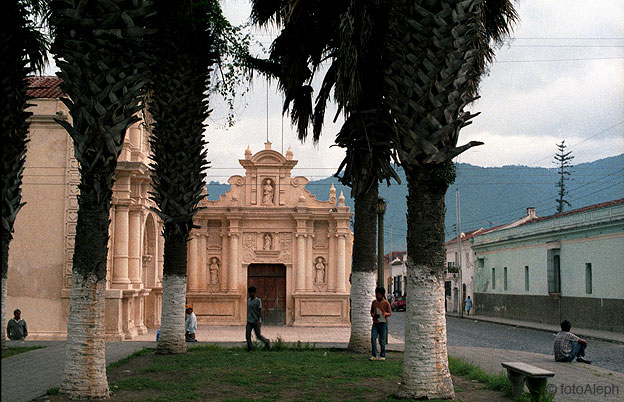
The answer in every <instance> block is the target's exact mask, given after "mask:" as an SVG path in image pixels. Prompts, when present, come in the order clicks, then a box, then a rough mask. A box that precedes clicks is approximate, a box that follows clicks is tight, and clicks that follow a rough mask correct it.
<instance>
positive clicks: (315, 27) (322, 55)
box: [252, 0, 399, 352]
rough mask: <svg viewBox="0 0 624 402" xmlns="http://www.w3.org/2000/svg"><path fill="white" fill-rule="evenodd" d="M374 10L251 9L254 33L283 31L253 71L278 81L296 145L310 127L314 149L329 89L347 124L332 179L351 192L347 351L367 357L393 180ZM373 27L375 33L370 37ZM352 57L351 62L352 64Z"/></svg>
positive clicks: (304, 5)
mask: <svg viewBox="0 0 624 402" xmlns="http://www.w3.org/2000/svg"><path fill="white" fill-rule="evenodd" d="M381 11H383V10H382V8H381V7H380V5H379V3H375V4H373V5H367V6H366V7H359V6H358V2H357V1H346V0H342V1H327V0H323V1H314V2H294V1H282V2H269V1H262V0H256V1H254V2H253V8H252V20H253V21H254V22H255V23H257V24H259V25H267V24H270V23H273V22H275V23H278V24H280V25H281V26H282V31H281V33H280V35H279V36H278V37H277V38H276V39H275V41H274V42H273V45H272V49H271V55H270V58H269V60H268V61H263V60H254V61H253V63H252V64H253V65H254V66H255V67H256V68H257V69H258V70H259V71H261V72H263V73H265V74H267V75H268V76H269V77H277V78H278V79H279V84H280V88H281V90H282V91H283V92H284V94H285V104H284V110H285V111H286V110H287V109H288V107H289V106H291V117H292V121H293V124H294V125H296V127H297V129H298V135H299V139H301V140H305V139H306V138H307V136H308V127H309V126H310V125H312V128H313V140H314V142H317V141H318V139H319V137H320V134H321V129H322V126H323V120H324V117H325V109H326V106H327V101H328V100H329V99H330V96H331V94H332V89H335V90H334V97H335V99H336V102H337V103H338V105H339V107H340V108H341V109H342V110H343V111H344V113H345V116H346V121H345V123H344V125H343V126H342V128H341V130H340V132H339V133H338V135H337V137H336V143H337V144H338V145H339V146H340V147H343V148H345V149H346V156H345V159H344V160H343V162H342V163H341V165H340V167H339V168H338V172H337V174H336V175H337V177H338V178H339V179H340V181H341V182H342V183H343V184H345V185H348V186H350V187H352V191H351V195H352V196H353V197H354V204H355V211H354V212H355V222H354V239H353V261H352V283H351V303H352V304H351V335H350V339H349V349H350V350H353V351H357V352H366V351H368V350H369V349H370V328H371V325H372V318H371V317H370V314H369V311H370V302H371V300H372V299H373V298H374V289H375V283H376V274H375V272H376V268H377V265H376V262H377V259H376V249H375V238H376V222H377V221H376V208H377V195H378V182H379V181H382V180H387V181H388V182H389V180H390V179H391V178H394V179H395V180H397V181H399V178H398V176H397V175H396V172H395V171H394V169H393V168H392V165H391V163H390V161H391V158H392V156H393V152H392V136H391V135H390V133H391V130H390V118H389V114H388V112H387V108H385V107H384V106H383V91H384V82H383V74H382V73H383V69H382V65H383V64H382V61H383V57H382V55H383V54H382V53H381V52H378V50H379V47H378V45H379V44H380V43H381V42H382V41H383V39H384V32H383V29H379V27H382V26H383V24H378V22H379V20H381V19H383V16H384V13H383V12H381ZM369 24H373V26H374V27H375V28H376V29H372V30H371V29H369V30H368V31H367V29H368V28H369ZM354 55H356V57H354ZM324 63H327V64H329V67H328V68H327V70H326V73H325V76H324V78H323V82H322V85H321V88H320V90H319V93H318V95H317V97H316V99H315V106H314V108H313V107H312V103H313V102H312V92H313V88H312V86H311V81H312V79H313V78H314V74H315V73H318V71H319V69H320V68H321V66H322V64H324Z"/></svg>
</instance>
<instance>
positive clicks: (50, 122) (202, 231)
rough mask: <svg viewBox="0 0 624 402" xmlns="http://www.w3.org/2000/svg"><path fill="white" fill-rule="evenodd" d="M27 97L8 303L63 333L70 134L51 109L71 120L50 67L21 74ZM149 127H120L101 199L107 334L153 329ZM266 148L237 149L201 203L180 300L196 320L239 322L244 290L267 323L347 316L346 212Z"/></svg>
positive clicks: (73, 169)
mask: <svg viewBox="0 0 624 402" xmlns="http://www.w3.org/2000/svg"><path fill="white" fill-rule="evenodd" d="M30 84H31V90H30V91H31V95H32V96H34V98H35V99H33V100H32V101H31V103H33V104H34V106H33V107H31V109H30V110H31V111H32V112H33V113H34V115H33V116H32V117H31V119H30V120H31V126H30V134H29V139H30V142H29V143H28V151H27V157H26V166H25V170H24V180H23V187H22V197H23V201H24V202H26V205H25V206H24V207H23V208H22V210H21V211H20V213H19V214H18V216H17V219H16V222H15V233H14V239H13V241H12V242H11V245H10V254H9V275H8V282H7V311H8V312H12V311H13V310H14V309H16V308H19V309H21V310H22V315H23V317H24V318H25V319H26V321H27V322H28V328H29V334H30V335H29V339H60V338H63V337H65V336H66V333H67V316H68V311H69V293H70V289H71V270H72V256H73V244H74V234H75V225H76V219H77V211H78V205H77V200H76V196H77V194H78V188H77V187H78V183H79V179H80V176H79V172H78V163H77V161H76V159H75V158H74V156H73V143H72V141H71V139H70V137H69V136H68V135H67V133H66V132H65V130H64V129H63V128H62V127H61V126H60V125H59V124H58V123H56V122H55V119H59V118H60V119H70V117H69V115H68V111H67V108H66V107H65V106H64V105H63V104H62V102H60V100H59V97H60V96H63V93H62V91H61V90H60V88H59V84H60V80H59V79H58V78H56V77H36V78H31V82H30ZM148 135H149V133H148V132H147V130H145V127H144V125H143V123H142V122H139V123H137V124H135V125H133V126H132V127H130V128H129V129H128V132H127V134H126V138H125V141H124V146H123V151H122V153H121V155H120V158H119V162H118V166H117V171H116V174H115V180H116V181H115V185H114V188H113V202H112V204H113V205H112V208H111V214H110V219H111V224H110V228H109V245H108V246H109V247H108V249H109V253H108V269H107V278H106V280H107V290H106V338H107V340H123V339H133V338H136V337H137V336H138V335H142V334H145V333H146V332H147V331H148V328H158V327H160V317H161V300H162V283H161V279H162V265H163V249H164V239H163V238H162V236H161V235H160V234H161V232H162V222H161V221H160V219H159V218H158V217H157V216H156V214H154V212H153V211H152V210H151V209H150V208H151V207H153V206H154V205H153V203H152V202H151V201H150V200H149V196H148V191H150V190H151V185H150V177H149V168H148V167H149V152H150V151H149V144H148ZM296 163H297V162H296V161H294V160H292V152H291V153H287V154H286V157H284V156H283V155H281V154H279V153H278V152H276V151H272V150H270V149H266V150H263V151H261V152H259V153H257V154H256V155H253V156H252V155H251V151H250V150H248V151H247V152H245V159H244V160H242V161H241V164H242V165H243V167H244V168H245V169H246V176H245V177H242V176H233V177H232V178H230V180H229V183H230V185H231V190H230V191H229V192H228V193H227V194H225V195H224V196H222V197H221V199H220V200H218V201H207V200H204V201H202V206H204V207H206V208H205V209H203V210H201V211H200V213H199V214H198V215H197V219H196V225H197V226H198V227H199V229H195V230H194V231H193V233H192V237H191V241H190V242H189V256H188V257H189V259H188V261H189V272H188V294H187V297H188V302H189V303H191V304H193V305H194V307H195V311H196V314H197V315H198V318H199V321H200V325H201V324H222V325H229V324H242V323H244V320H245V309H246V304H245V303H244V302H245V297H246V288H247V286H248V285H249V284H254V285H256V286H257V287H258V289H259V291H261V292H263V295H269V296H270V298H267V297H266V296H265V299H267V300H265V307H266V313H265V314H266V316H265V322H273V323H276V324H281V325H285V324H286V325H348V317H349V313H348V300H349V293H348V292H349V288H348V285H349V283H348V278H349V272H350V261H351V245H352V235H351V232H350V230H349V220H350V217H351V214H350V211H349V209H348V207H346V206H345V205H344V198H342V199H340V197H338V199H337V198H336V191H335V189H332V190H330V189H328V190H329V193H330V194H329V196H330V199H329V201H319V200H317V199H316V198H315V197H314V196H312V195H311V194H310V193H309V192H308V191H307V190H306V188H305V186H306V184H307V183H308V180H307V179H305V178H303V177H291V176H290V170H291V169H292V167H294V166H295V165H296Z"/></svg>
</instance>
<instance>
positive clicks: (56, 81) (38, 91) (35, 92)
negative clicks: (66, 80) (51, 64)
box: [26, 76, 65, 99]
mask: <svg viewBox="0 0 624 402" xmlns="http://www.w3.org/2000/svg"><path fill="white" fill-rule="evenodd" d="M26 79H27V80H28V90H27V93H28V96H31V97H33V98H48V99H57V98H60V97H61V96H65V93H64V92H63V91H62V90H61V82H63V81H62V80H61V79H60V78H58V77H54V76H52V77H27V78H26Z"/></svg>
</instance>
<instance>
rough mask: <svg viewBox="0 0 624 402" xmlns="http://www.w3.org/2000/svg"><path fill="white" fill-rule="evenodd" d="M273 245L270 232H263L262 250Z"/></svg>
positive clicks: (269, 248) (268, 248)
mask: <svg viewBox="0 0 624 402" xmlns="http://www.w3.org/2000/svg"><path fill="white" fill-rule="evenodd" d="M272 246H273V238H272V237H271V234H270V233H265V234H264V244H263V246H262V249H263V250H271V249H272Z"/></svg>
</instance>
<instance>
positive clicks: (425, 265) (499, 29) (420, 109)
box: [385, 0, 517, 399]
mask: <svg viewBox="0 0 624 402" xmlns="http://www.w3.org/2000/svg"><path fill="white" fill-rule="evenodd" d="M391 3H392V4H391V6H390V7H391V12H390V19H389V24H388V26H389V31H390V41H389V43H388V56H389V60H392V63H391V64H390V65H389V66H388V68H387V70H386V72H385V76H386V83H387V85H388V100H387V101H388V104H389V105H390V106H391V113H392V116H393V119H394V122H395V128H396V139H395V143H396V147H397V151H398V153H399V158H400V160H401V164H402V166H403V167H404V169H405V173H406V177H407V183H408V199H407V211H408V212H407V225H408V226H407V229H408V232H407V254H408V261H407V267H408V274H407V285H406V292H407V313H406V316H407V318H406V324H405V325H406V333H405V363H404V365H403V381H401V386H400V388H399V392H398V395H399V396H400V397H408V398H417V399H419V398H423V399H425V398H426V399H432V398H453V397H454V392H453V384H452V381H451V375H450V372H449V370H448V356H447V348H446V321H445V320H446V319H445V311H444V275H443V274H444V253H445V252H444V212H445V207H444V195H445V194H446V191H447V189H448V186H449V184H450V183H452V182H453V180H454V177H455V175H454V169H453V165H452V162H451V160H452V159H453V158H454V157H455V156H457V155H459V154H460V153H462V152H464V151H465V150H467V149H469V148H471V147H473V146H477V145H480V144H482V143H481V142H477V141H471V142H469V143H467V144H465V145H462V146H458V145H457V143H458V137H459V132H460V130H461V128H463V127H465V126H466V125H468V124H470V120H471V119H472V118H473V117H475V116H476V114H472V113H470V112H468V111H465V107H466V105H468V104H469V103H471V102H472V101H473V100H474V99H475V98H476V94H477V88H478V83H479V80H480V78H481V75H482V73H483V71H484V68H485V66H486V65H487V63H488V62H489V61H491V60H492V58H493V49H492V47H491V46H492V45H493V44H494V43H496V42H497V41H500V40H501V39H502V38H503V37H504V36H505V35H507V34H508V33H509V32H510V24H511V23H513V21H515V19H516V17H517V16H516V13H515V10H514V9H513V6H512V5H511V4H510V2H509V1H506V0H441V1H434V0H423V1H405V0H394V1H392V2H391Z"/></svg>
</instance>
